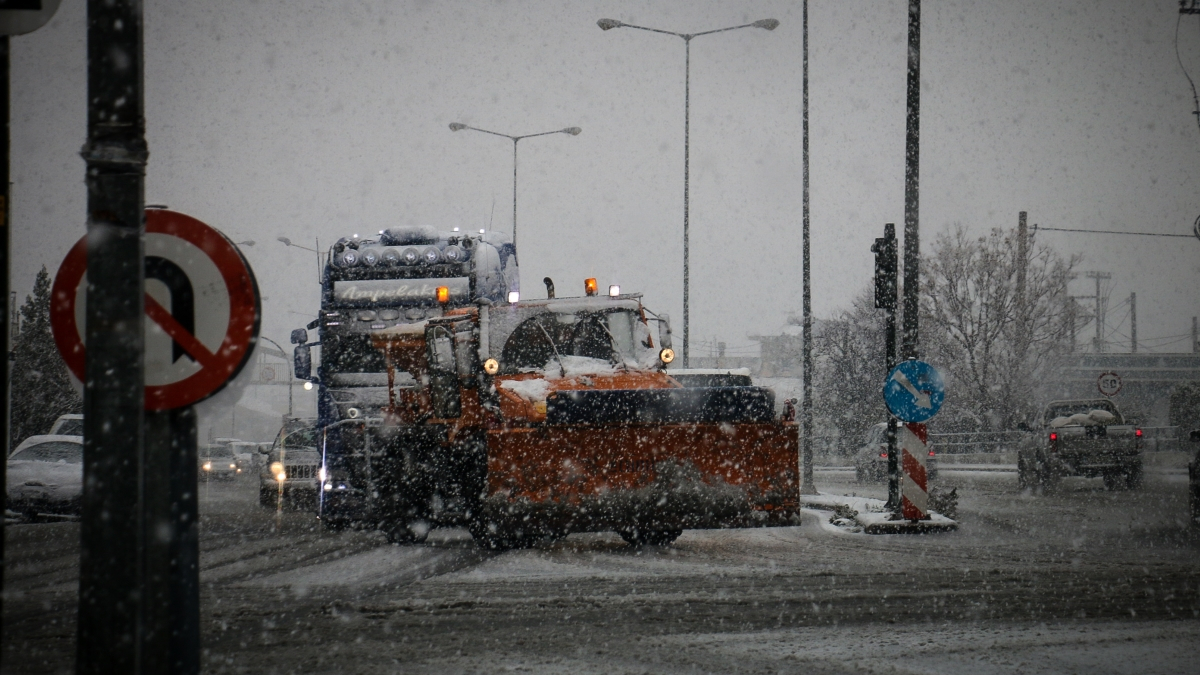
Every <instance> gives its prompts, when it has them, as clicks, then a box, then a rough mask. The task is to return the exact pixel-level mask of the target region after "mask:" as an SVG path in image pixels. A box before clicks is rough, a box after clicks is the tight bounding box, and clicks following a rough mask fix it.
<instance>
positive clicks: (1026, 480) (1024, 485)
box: [1017, 455, 1035, 490]
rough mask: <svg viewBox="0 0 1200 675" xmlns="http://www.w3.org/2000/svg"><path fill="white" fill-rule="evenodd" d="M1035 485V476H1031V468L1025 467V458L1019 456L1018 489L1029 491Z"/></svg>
mask: <svg viewBox="0 0 1200 675" xmlns="http://www.w3.org/2000/svg"><path fill="white" fill-rule="evenodd" d="M1034 484H1035V481H1034V479H1033V476H1032V475H1030V471H1029V467H1027V466H1025V458H1023V457H1021V456H1020V455H1017V489H1018V490H1028V489H1030V488H1032V487H1033V486H1034Z"/></svg>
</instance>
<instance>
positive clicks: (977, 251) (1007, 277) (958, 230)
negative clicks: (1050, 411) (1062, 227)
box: [921, 225, 1079, 430]
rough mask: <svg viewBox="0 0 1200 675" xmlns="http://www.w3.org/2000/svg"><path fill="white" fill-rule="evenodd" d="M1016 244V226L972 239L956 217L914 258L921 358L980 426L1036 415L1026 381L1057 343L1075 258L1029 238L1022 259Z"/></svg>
mask: <svg viewBox="0 0 1200 675" xmlns="http://www.w3.org/2000/svg"><path fill="white" fill-rule="evenodd" d="M1018 243H1019V242H1018V241H1017V233H1016V231H1014V230H1007V231H1006V230H1000V229H993V230H992V231H991V233H990V234H988V235H986V236H983V237H979V238H970V237H968V236H967V234H966V233H965V231H964V230H963V228H962V226H961V225H959V226H956V227H955V228H953V229H951V230H949V231H947V232H944V233H942V234H940V235H938V237H937V238H936V239H935V240H934V242H933V247H932V251H931V252H930V254H929V255H928V256H927V257H926V258H925V259H924V261H923V263H922V270H921V273H922V274H921V277H922V281H921V284H922V289H921V290H922V297H921V312H922V314H923V315H924V316H923V317H922V326H923V327H926V330H925V332H924V335H923V336H922V343H923V346H924V348H925V353H926V357H927V358H928V359H929V360H931V361H934V362H936V363H938V364H939V365H941V366H942V369H943V372H944V373H945V374H946V377H947V380H948V383H947V385H948V391H950V392H951V394H950V396H948V397H947V398H948V399H951V398H953V399H957V401H956V405H955V407H957V408H959V409H960V410H961V412H963V413H965V414H967V415H968V416H970V417H973V418H974V419H975V420H976V423H977V425H978V428H981V429H985V430H987V429H1003V428H1011V427H1012V426H1014V425H1016V424H1017V423H1018V422H1020V421H1025V420H1028V419H1029V418H1031V417H1032V416H1033V415H1034V414H1036V411H1035V401H1034V400H1033V383H1034V382H1035V381H1036V379H1037V378H1038V377H1039V376H1040V375H1041V374H1042V372H1043V370H1044V368H1045V366H1046V362H1047V359H1048V357H1049V356H1050V355H1051V354H1053V353H1055V352H1056V351H1057V350H1058V349H1059V348H1060V346H1061V344H1062V340H1063V337H1064V335H1065V332H1066V323H1065V321H1064V317H1065V316H1066V313H1067V307H1068V305H1067V303H1068V302H1070V299H1069V296H1068V294H1067V282H1068V281H1069V280H1070V278H1071V274H1072V270H1073V269H1074V267H1075V266H1076V265H1077V264H1078V262H1079V258H1077V257H1072V258H1070V259H1064V258H1062V256H1060V255H1059V254H1058V253H1056V252H1055V251H1053V250H1052V249H1050V248H1049V247H1047V246H1044V245H1037V244H1035V245H1033V246H1028V247H1026V255H1025V257H1024V259H1021V256H1020V255H1019V253H1018V251H1019V250H1020V247H1019V245H1018ZM1022 268H1023V269H1022ZM1022 271H1024V277H1023V278H1024V286H1023V287H1022V286H1021V284H1020V280H1021V278H1022V275H1021V272H1022Z"/></svg>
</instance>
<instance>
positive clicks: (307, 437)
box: [283, 429, 317, 448]
mask: <svg viewBox="0 0 1200 675" xmlns="http://www.w3.org/2000/svg"><path fill="white" fill-rule="evenodd" d="M316 446H317V430H316V429H301V430H300V431H296V432H294V433H290V434H288V435H287V436H284V437H283V447H284V448H314V447H316Z"/></svg>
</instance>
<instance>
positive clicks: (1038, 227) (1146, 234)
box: [1033, 225, 1192, 239]
mask: <svg viewBox="0 0 1200 675" xmlns="http://www.w3.org/2000/svg"><path fill="white" fill-rule="evenodd" d="M1038 230H1051V231H1054V232H1088V233H1091V234H1130V235H1136V236H1139V237H1186V238H1189V239H1190V238H1191V236H1192V235H1190V234H1165V233H1163V232H1122V231H1119V230H1080V229H1075V228H1070V227H1042V226H1041V225H1034V226H1033V231H1034V233H1035V234H1036V233H1037V231H1038Z"/></svg>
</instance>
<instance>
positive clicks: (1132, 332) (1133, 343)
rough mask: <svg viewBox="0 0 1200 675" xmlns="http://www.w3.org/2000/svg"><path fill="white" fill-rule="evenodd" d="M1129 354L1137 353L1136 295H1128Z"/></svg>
mask: <svg viewBox="0 0 1200 675" xmlns="http://www.w3.org/2000/svg"><path fill="white" fill-rule="evenodd" d="M1129 353H1130V354H1136V353H1137V293H1130V294H1129Z"/></svg>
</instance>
